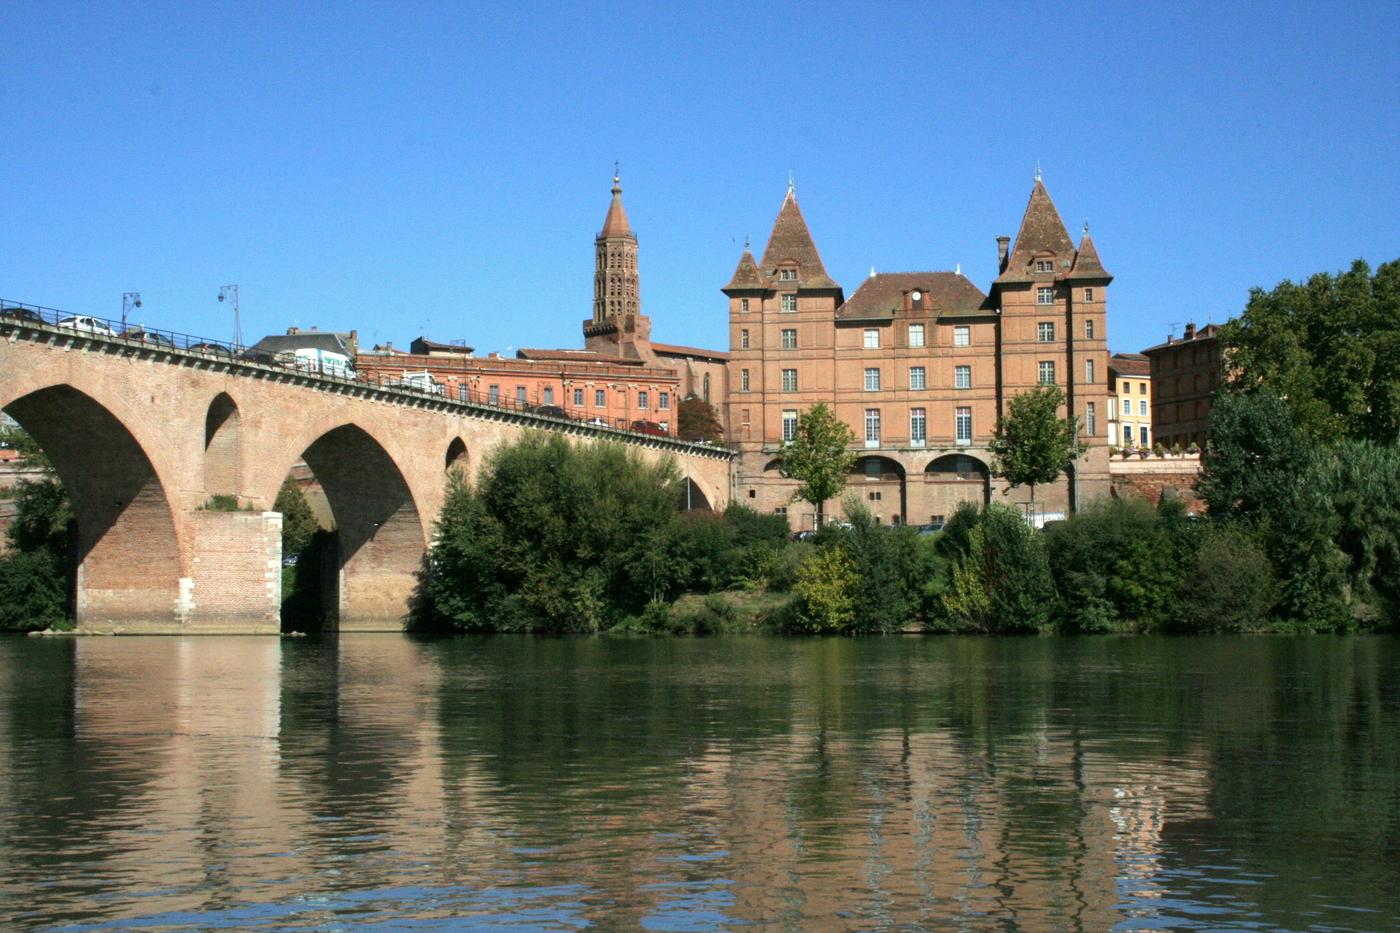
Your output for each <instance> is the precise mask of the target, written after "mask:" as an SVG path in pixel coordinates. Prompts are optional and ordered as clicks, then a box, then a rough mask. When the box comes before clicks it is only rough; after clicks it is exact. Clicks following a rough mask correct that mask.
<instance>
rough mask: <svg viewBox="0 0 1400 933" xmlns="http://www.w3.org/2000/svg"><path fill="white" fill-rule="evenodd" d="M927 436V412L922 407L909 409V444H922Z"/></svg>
mask: <svg viewBox="0 0 1400 933" xmlns="http://www.w3.org/2000/svg"><path fill="white" fill-rule="evenodd" d="M927 438H928V413H927V412H926V411H925V410H924V409H922V408H911V409H909V444H910V446H913V447H922V446H924V441H925V440H926V439H927Z"/></svg>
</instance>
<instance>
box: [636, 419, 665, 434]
mask: <svg viewBox="0 0 1400 933" xmlns="http://www.w3.org/2000/svg"><path fill="white" fill-rule="evenodd" d="M632 430H633V431H636V432H637V433H638V434H650V435H651V436H653V437H670V436H671V435H670V434H669V433H667V431H666V429H665V428H663V427H662V426H661V425H659V424H657V423H656V422H655V421H634V422H632Z"/></svg>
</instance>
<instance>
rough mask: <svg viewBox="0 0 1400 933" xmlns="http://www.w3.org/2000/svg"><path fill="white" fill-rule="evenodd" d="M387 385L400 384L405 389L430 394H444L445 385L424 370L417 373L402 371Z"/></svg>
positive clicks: (445, 392) (445, 390) (445, 391)
mask: <svg viewBox="0 0 1400 933" xmlns="http://www.w3.org/2000/svg"><path fill="white" fill-rule="evenodd" d="M389 385H394V386H400V387H402V388H405V389H416V390H417V391H419V392H427V393H429V394H431V395H446V394H447V387H446V386H444V385H439V384H438V383H437V381H436V380H434V379H433V374H432V373H430V372H428V371H427V370H424V371H423V372H417V373H404V374H402V375H401V376H399V378H397V379H395V380H394V381H393V382H391V383H389Z"/></svg>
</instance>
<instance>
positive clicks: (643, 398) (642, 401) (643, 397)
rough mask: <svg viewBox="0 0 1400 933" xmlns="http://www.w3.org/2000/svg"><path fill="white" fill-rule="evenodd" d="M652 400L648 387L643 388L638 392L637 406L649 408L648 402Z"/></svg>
mask: <svg viewBox="0 0 1400 933" xmlns="http://www.w3.org/2000/svg"><path fill="white" fill-rule="evenodd" d="M650 401H651V399H650V398H649V397H648V396H647V390H646V389H641V390H640V391H638V392H637V407H638V408H647V407H649V405H648V403H649V402H650Z"/></svg>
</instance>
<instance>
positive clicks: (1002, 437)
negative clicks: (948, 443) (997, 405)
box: [989, 385, 1085, 502]
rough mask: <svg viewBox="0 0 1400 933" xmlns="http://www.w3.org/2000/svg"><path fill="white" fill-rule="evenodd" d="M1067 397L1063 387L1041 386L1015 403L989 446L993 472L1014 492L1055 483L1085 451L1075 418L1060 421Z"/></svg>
mask: <svg viewBox="0 0 1400 933" xmlns="http://www.w3.org/2000/svg"><path fill="white" fill-rule="evenodd" d="M1064 404H1065V395H1064V393H1063V392H1061V391H1060V387H1059V386H1053V385H1049V386H1040V387H1038V388H1036V389H1032V390H1031V391H1030V392H1023V393H1022V394H1020V395H1018V396H1016V397H1015V398H1013V399H1011V401H1009V402H1008V403H1007V405H1006V415H1005V416H1004V417H1002V418H1001V419H1000V420H999V421H998V422H997V427H996V431H995V433H994V434H993V436H992V443H991V444H990V445H989V446H990V448H991V451H992V454H993V456H994V458H995V462H994V463H993V466H992V469H993V472H995V473H996V475H997V476H1000V477H1003V478H1005V479H1006V481H1007V482H1008V483H1010V484H1011V486H1012V487H1013V488H1014V487H1016V486H1029V487H1031V501H1032V502H1034V501H1035V487H1036V486H1037V485H1038V484H1040V483H1053V482H1054V481H1055V480H1056V479H1058V478H1059V477H1060V474H1061V473H1063V472H1064V471H1065V469H1066V468H1067V467H1068V466H1069V465H1070V464H1071V463H1073V462H1074V458H1075V457H1078V456H1079V455H1080V454H1081V453H1083V452H1084V450H1085V445H1084V444H1083V443H1081V442H1080V440H1079V426H1078V423H1077V421H1076V419H1075V418H1073V417H1067V418H1062V417H1060V407H1061V406H1063V405H1064Z"/></svg>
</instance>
